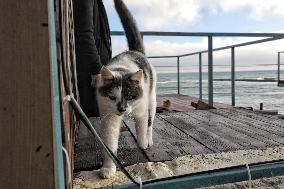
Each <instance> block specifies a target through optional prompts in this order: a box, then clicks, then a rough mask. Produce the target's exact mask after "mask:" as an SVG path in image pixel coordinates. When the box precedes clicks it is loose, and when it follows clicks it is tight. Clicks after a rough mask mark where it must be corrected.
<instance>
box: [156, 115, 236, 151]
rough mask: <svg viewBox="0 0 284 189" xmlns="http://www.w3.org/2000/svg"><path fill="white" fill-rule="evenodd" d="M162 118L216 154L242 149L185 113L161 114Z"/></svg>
mask: <svg viewBox="0 0 284 189" xmlns="http://www.w3.org/2000/svg"><path fill="white" fill-rule="evenodd" d="M160 116H161V117H162V118H164V119H165V120H167V121H168V122H169V123H171V124H172V125H174V126H175V127H177V128H179V129H180V130H182V131H183V132H185V133H187V134H188V135H190V136H191V137H192V138H194V139H195V140H197V141H199V143H202V144H203V145H205V146H207V147H208V148H210V149H211V150H213V151H214V152H223V151H231V150H237V149H240V148H241V146H240V145H239V144H236V143H233V142H232V141H230V140H227V139H225V138H222V137H220V136H219V135H218V134H216V133H215V132H212V131H210V129H209V126H208V125H206V124H204V123H202V122H200V121H198V120H195V119H192V118H191V117H190V116H188V115H186V114H184V113H183V112H179V113H171V114H160Z"/></svg>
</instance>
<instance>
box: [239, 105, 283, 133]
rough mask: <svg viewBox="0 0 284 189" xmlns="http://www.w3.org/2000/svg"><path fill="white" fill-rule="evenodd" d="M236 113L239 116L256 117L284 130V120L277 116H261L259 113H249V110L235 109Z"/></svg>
mask: <svg viewBox="0 0 284 189" xmlns="http://www.w3.org/2000/svg"><path fill="white" fill-rule="evenodd" d="M235 111H236V112H238V113H239V114H242V115H244V116H247V117H252V116H253V117H256V118H257V119H259V120H261V121H263V122H266V123H269V124H271V125H275V126H277V127H281V128H283V129H284V120H283V119H279V118H278V117H277V116H274V115H263V114H259V113H255V112H253V111H249V110H244V109H239V108H236V109H235Z"/></svg>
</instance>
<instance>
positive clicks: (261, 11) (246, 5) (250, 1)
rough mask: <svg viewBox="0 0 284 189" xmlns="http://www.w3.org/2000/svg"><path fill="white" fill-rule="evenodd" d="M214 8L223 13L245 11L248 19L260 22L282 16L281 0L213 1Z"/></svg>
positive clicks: (282, 5)
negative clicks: (218, 8)
mask: <svg viewBox="0 0 284 189" xmlns="http://www.w3.org/2000/svg"><path fill="white" fill-rule="evenodd" d="M214 2H215V3H216V4H215V6H217V7H220V9H221V10H222V11H223V12H225V13H231V12H238V11H242V10H247V11H248V13H249V18H251V19H254V20H262V19H264V18H269V17H272V16H281V17H283V16H284V1H283V0H270V1H267V0H238V1H232V0H222V1H221V0H218V1H214Z"/></svg>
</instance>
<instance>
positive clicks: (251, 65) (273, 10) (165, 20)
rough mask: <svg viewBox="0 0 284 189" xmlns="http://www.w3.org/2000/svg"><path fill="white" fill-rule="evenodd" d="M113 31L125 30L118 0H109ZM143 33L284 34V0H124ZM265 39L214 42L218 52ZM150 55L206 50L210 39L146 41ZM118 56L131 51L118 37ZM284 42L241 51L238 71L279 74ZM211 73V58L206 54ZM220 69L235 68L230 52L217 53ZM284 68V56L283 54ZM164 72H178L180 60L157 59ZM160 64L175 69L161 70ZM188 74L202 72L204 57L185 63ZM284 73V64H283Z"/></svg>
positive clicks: (115, 43)
mask: <svg viewBox="0 0 284 189" xmlns="http://www.w3.org/2000/svg"><path fill="white" fill-rule="evenodd" d="M103 1H104V4H105V7H106V10H107V14H108V18H109V23H110V28H111V30H112V31H122V27H121V23H120V21H119V18H118V15H117V14H116V12H115V9H114V6H113V0H103ZM124 1H125V3H126V5H127V6H128V7H129V9H130V11H131V12H132V14H133V15H134V18H135V19H136V21H137V24H138V27H139V29H140V31H175V32H234V33H239V32H246V33H255V32H263V33H284V1H283V0H238V1H236V0H143V1H141V0H124ZM257 39H260V38H249V37H234V38H231V37H223V38H220V37H218V38H214V39H213V48H216V47H222V46H226V45H233V44H237V43H242V42H248V41H252V40H257ZM144 44H145V47H146V55H147V56H157V55H178V54H185V53H191V52H196V51H200V50H206V48H207V38H204V37H144ZM112 45H113V55H116V54H118V53H120V52H122V51H124V50H127V45H126V41H125V38H124V37H117V36H115V37H112ZM283 50H284V39H283V40H278V41H274V42H267V43H261V44H257V45H251V46H247V47H240V48H236V50H235V54H236V70H237V71H244V70H276V69H277V66H276V65H275V64H276V63H277V52H278V51H283ZM202 59H203V65H205V66H204V71H206V68H207V67H206V65H207V54H203V56H202ZM213 59H214V65H215V67H214V71H227V70H229V69H230V50H224V51H218V52H216V53H214V55H213ZM282 59H283V64H284V54H283V58H282ZM151 62H152V64H153V65H154V66H158V67H157V70H158V71H161V72H167V71H175V70H176V69H175V68H173V67H171V66H175V65H176V60H175V59H155V60H153V59H152V60H151ZM159 66H169V67H168V68H165V67H163V68H160V67H159ZM181 67H182V71H184V72H192V71H193V72H194V71H197V70H198V56H192V57H187V58H182V59H181ZM283 70H284V66H283Z"/></svg>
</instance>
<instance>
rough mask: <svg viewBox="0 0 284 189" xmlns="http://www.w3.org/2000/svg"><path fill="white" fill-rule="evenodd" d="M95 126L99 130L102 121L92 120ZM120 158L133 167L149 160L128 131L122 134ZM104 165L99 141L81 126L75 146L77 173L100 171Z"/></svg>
mask: <svg viewBox="0 0 284 189" xmlns="http://www.w3.org/2000/svg"><path fill="white" fill-rule="evenodd" d="M91 120H92V122H93V123H94V124H93V125H94V126H97V127H96V129H97V130H98V129H99V126H100V120H99V119H98V118H97V119H95V118H92V119H91ZM117 153H118V154H117V155H118V158H119V160H121V161H122V163H123V165H125V166H126V165H132V164H135V163H139V162H147V160H148V159H147V158H146V157H145V156H144V155H143V154H142V152H141V150H140V149H139V148H138V147H137V145H136V142H135V140H134V139H133V137H132V135H131V134H130V133H129V131H128V130H125V131H123V132H121V133H120V138H119V148H118V152H117ZM101 165H102V150H101V146H100V145H98V142H97V140H96V139H95V138H94V137H93V136H92V134H91V133H90V131H89V130H88V129H87V128H86V127H85V126H84V125H80V129H79V136H78V138H77V141H76V146H75V172H77V171H80V170H82V169H84V170H86V169H98V168H100V167H101Z"/></svg>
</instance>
